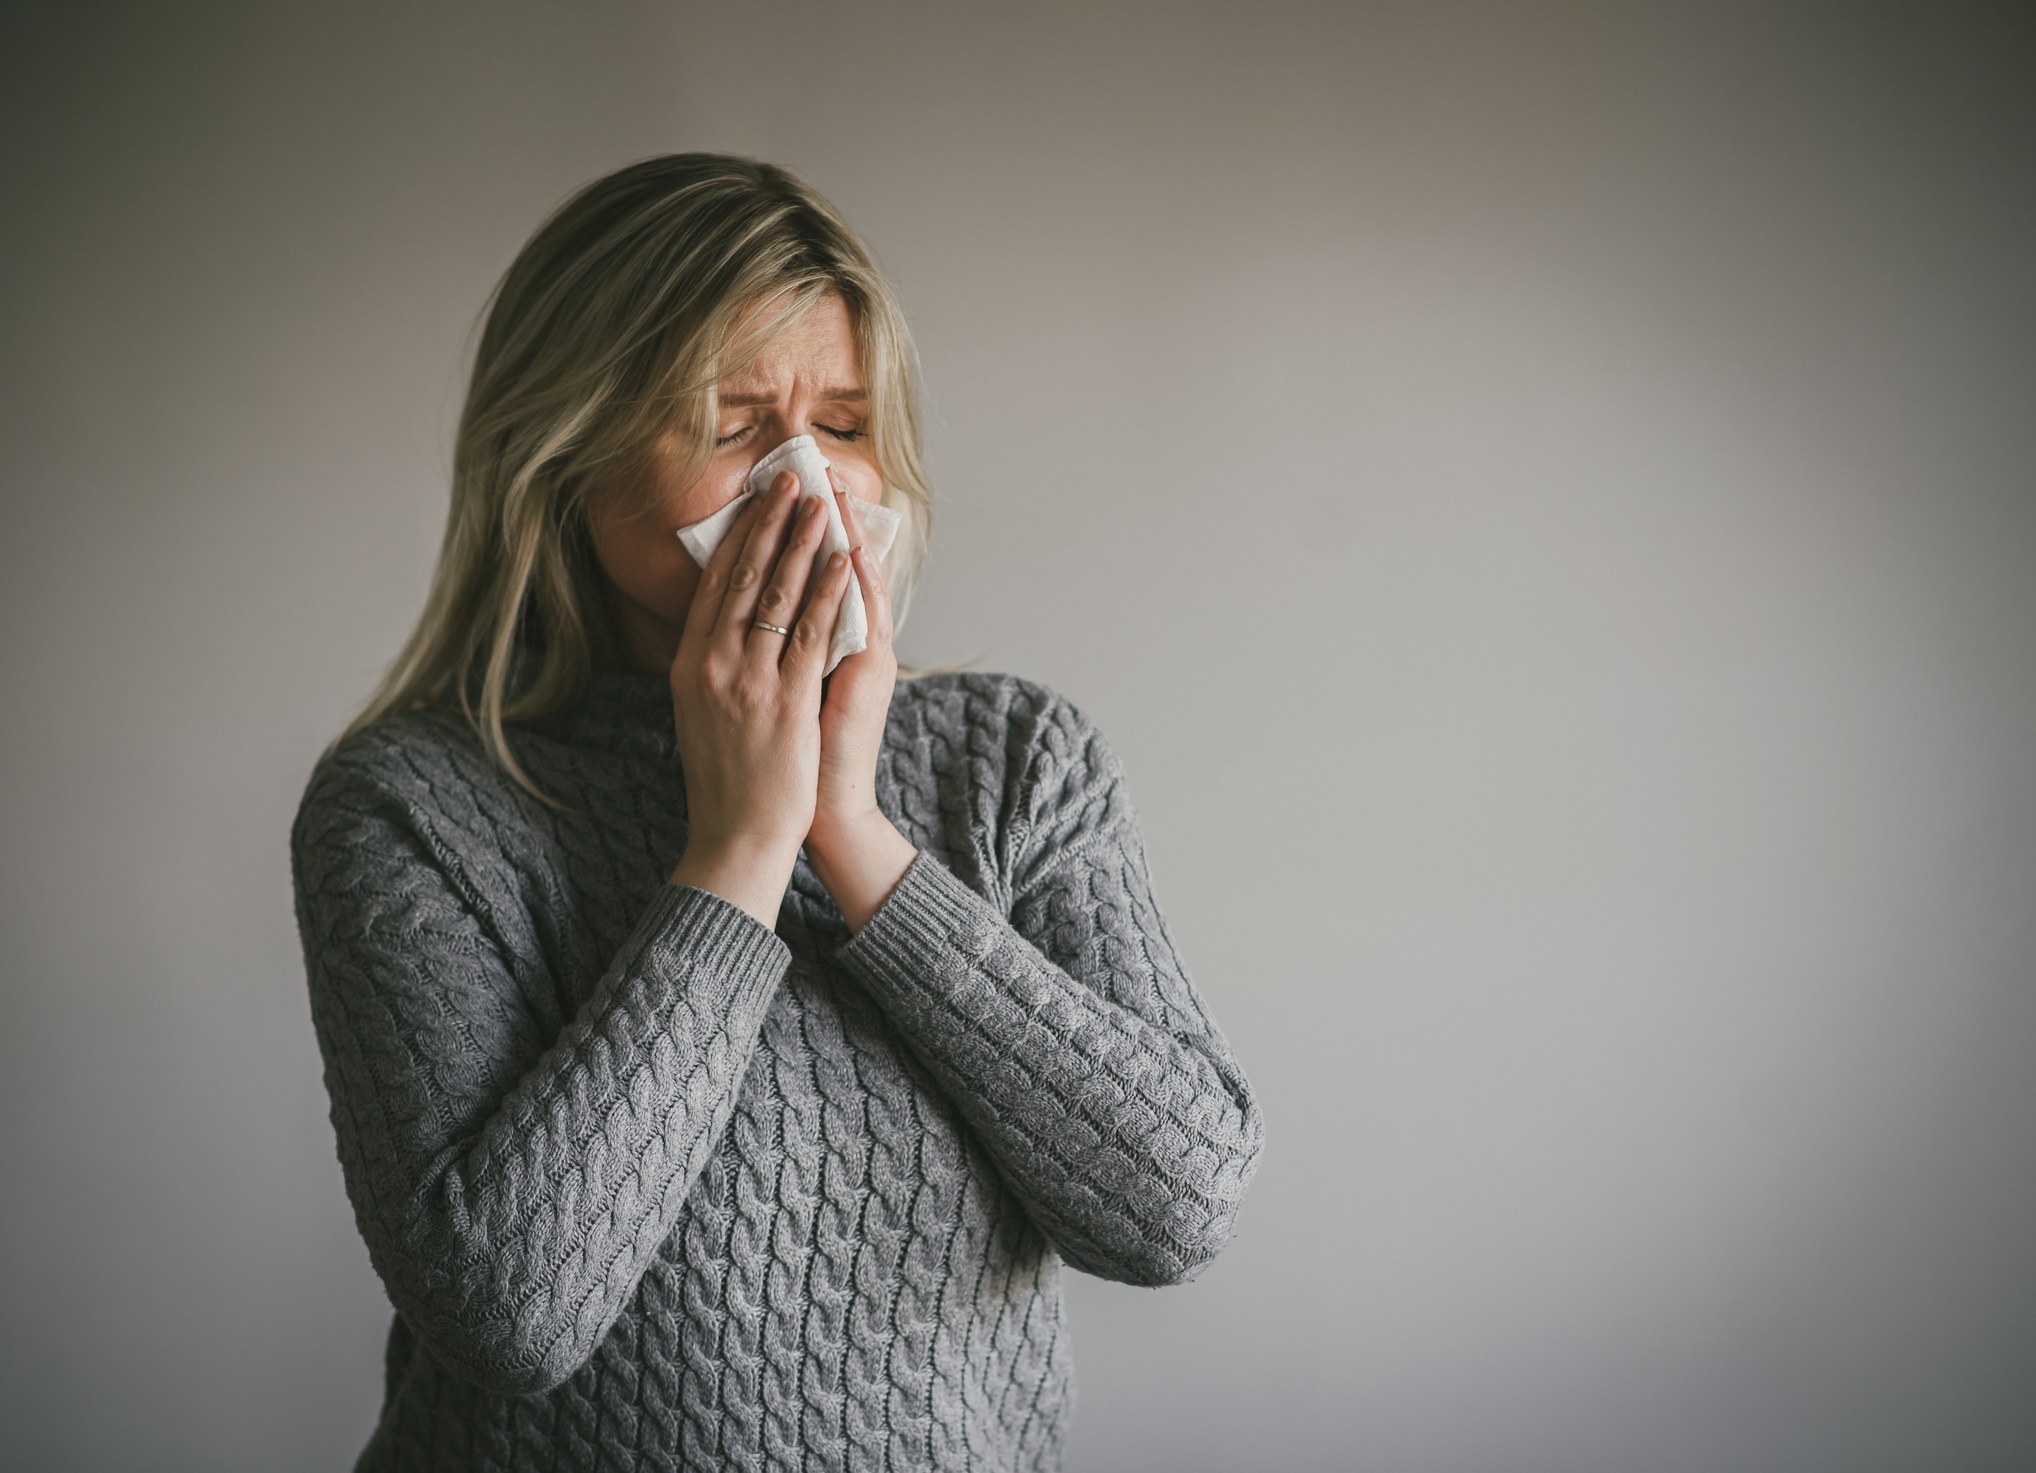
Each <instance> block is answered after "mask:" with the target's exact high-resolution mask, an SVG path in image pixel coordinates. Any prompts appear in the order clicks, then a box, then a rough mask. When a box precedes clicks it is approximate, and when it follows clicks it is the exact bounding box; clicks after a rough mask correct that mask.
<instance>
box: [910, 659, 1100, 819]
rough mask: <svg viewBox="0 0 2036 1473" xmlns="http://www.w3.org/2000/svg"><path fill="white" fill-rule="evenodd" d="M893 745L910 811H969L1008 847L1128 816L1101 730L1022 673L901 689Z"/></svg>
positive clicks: (928, 680)
mask: <svg viewBox="0 0 2036 1473" xmlns="http://www.w3.org/2000/svg"><path fill="white" fill-rule="evenodd" d="M885 748H886V758H887V759H888V762H889V764H890V767H891V773H892V776H893V779H894V781H895V782H896V784H897V792H898V796H899V798H900V800H901V803H902V805H903V806H905V807H907V808H918V809H923V810H924V811H925V816H926V817H927V818H929V819H930V818H931V817H932V815H933V813H934V811H936V810H937V811H938V812H940V813H942V814H946V815H948V816H950V817H953V816H957V815H958V814H959V813H960V812H963V811H966V812H967V813H968V814H969V815H970V818H971V820H972V822H973V826H974V827H977V828H978V829H989V830H993V831H998V832H1000V833H1001V835H1002V838H1003V839H1004V841H1005V842H1007V843H1010V842H1022V841H1023V840H1024V839H1025V837H1026V836H1028V835H1034V834H1037V833H1041V832H1045V831H1048V830H1052V829H1055V828H1057V827H1059V826H1060V825H1061V824H1064V823H1066V822H1068V821H1071V820H1072V821H1075V822H1077V823H1078V824H1096V823H1101V822H1107V821H1109V819H1112V818H1115V817H1118V816H1120V813H1121V816H1128V814H1129V804H1128V800H1127V799H1126V798H1125V796H1124V781H1123V769H1122V767H1121V766H1120V765H1119V763H1118V761H1117V757H1116V754H1115V753H1114V752H1113V751H1112V750H1111V748H1110V745H1109V743H1108V741H1107V740H1105V738H1104V736H1103V733H1102V732H1101V730H1100V729H1098V728H1097V726H1096V724H1095V723H1094V722H1093V721H1091V720H1090V719H1089V717H1088V716H1087V715H1086V714H1085V713H1084V712H1083V711H1082V710H1081V709H1080V708H1079V707H1077V706H1076V705H1075V704H1074V703H1073V702H1072V701H1070V700H1068V699H1067V698H1066V697H1065V696H1062V695H1060V694H1059V693H1057V692H1055V691H1053V690H1050V689H1048V688H1047V687H1046V686H1043V685H1040V684H1038V683H1037V682H1035V681H1030V680H1021V679H1019V678H1018V677H1017V676H1015V675H995V674H987V673H981V672H976V671H969V672H965V673H962V674H955V675H929V676H923V677H921V678H919V679H917V680H912V681H906V682H901V683H900V684H899V686H898V690H897V694H896V695H895V696H894V697H893V698H892V703H891V719H890V724H889V727H888V729H887V731H886V733H885ZM1078 816H1079V817H1078Z"/></svg>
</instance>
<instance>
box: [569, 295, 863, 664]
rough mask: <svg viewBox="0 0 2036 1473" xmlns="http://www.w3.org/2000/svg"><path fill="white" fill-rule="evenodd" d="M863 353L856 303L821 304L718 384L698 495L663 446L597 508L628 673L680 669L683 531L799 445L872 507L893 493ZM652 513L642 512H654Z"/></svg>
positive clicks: (681, 456)
mask: <svg viewBox="0 0 2036 1473" xmlns="http://www.w3.org/2000/svg"><path fill="white" fill-rule="evenodd" d="M867 387H868V386H867V385H866V384H864V382H863V375H862V365H861V363H860V361H859V360H858V357H857V354H856V350H855V330H854V327H853V324H852V323H851V321H850V319H849V315H848V304H847V303H846V302H844V301H843V300H842V299H841V298H840V297H839V296H836V295H833V294H832V293H830V294H829V295H827V296H825V297H822V298H821V299H820V300H819V301H817V302H815V303H814V304H813V305H812V306H811V307H810V308H808V309H807V310H806V313H805V315H804V316H802V317H800V318H798V319H797V320H796V321H794V322H793V323H792V324H791V325H790V326H788V327H786V328H785V330H784V331H782V332H780V333H779V334H778V335H777V337H776V338H774V339H773V340H772V341H771V343H770V345H769V346H768V347H767V348H765V349H764V351H763V352H762V353H760V354H758V355H757V357H756V358H755V360H754V361H752V362H751V363H750V364H749V365H748V366H747V367H745V368H744V369H742V371H741V372H740V373H737V374H735V375H733V376H732V377H730V378H727V379H724V380H722V382H721V384H720V392H719V400H720V408H719V420H718V422H717V423H716V425H715V431H714V434H715V444H714V455H713V458H712V459H711V460H709V461H708V462H707V469H706V472H705V473H704V474H702V475H701V476H700V477H699V479H698V480H695V481H694V482H692V483H691V484H690V485H686V484H682V483H681V479H680V478H681V476H682V474H683V465H684V460H685V442H684V440H683V439H682V438H681V436H680V435H678V434H677V433H674V434H672V435H668V436H667V437H666V438H665V439H664V440H662V441H660V442H659V443H658V445H657V446H656V447H655V449H654V450H653V452H652V454H651V459H650V464H649V466H648V467H647V468H646V471H645V475H646V476H647V477H648V478H649V482H650V484H649V485H647V486H646V485H644V484H642V483H638V484H635V485H629V486H616V487H609V488H603V489H601V490H597V491H596V492H595V493H594V494H593V495H592V496H590V497H589V498H588V506H587V521H588V525H589V528H590V530H591V531H592V533H593V541H594V555H595V557H596V558H597V559H598V560H599V561H600V564H601V571H602V572H604V573H605V574H607V576H608V582H609V584H610V586H611V587H612V589H613V592H614V595H615V610H616V623H617V633H618V634H619V635H620V636H621V639H622V655H623V658H624V661H625V662H626V664H627V666H628V668H629V669H631V670H634V671H636V672H637V673H638V674H642V675H662V674H664V673H665V672H666V671H668V670H670V669H671V664H672V659H673V657H674V656H675V655H677V653H678V649H679V636H680V634H682V633H683V632H684V630H685V624H686V610H687V608H688V607H689V606H690V605H691V604H692V602H693V590H694V588H695V587H697V586H698V584H699V581H700V569H699V567H698V565H697V564H695V563H694V561H693V559H692V557H691V556H690V555H689V554H688V553H687V552H686V550H685V548H684V547H683V546H682V545H681V544H680V542H679V538H678V530H679V528H681V527H685V526H690V525H691V524H693V523H694V522H698V521H703V520H705V519H706V518H708V517H711V516H712V515H714V513H715V512H717V511H719V510H721V508H722V507H724V506H726V505H728V503H729V502H731V501H733V500H734V499H735V498H736V497H738V496H740V495H741V494H742V488H743V482H744V481H745V480H746V479H748V476H749V472H750V469H751V468H752V467H753V466H755V464H756V463H757V462H758V461H759V460H762V459H763V458H764V457H765V456H766V455H768V454H770V452H771V451H773V450H775V449H777V447H778V446H780V445H782V444H784V442H785V441H787V440H789V439H792V438H793V437H794V436H797V435H811V436H812V437H813V438H814V440H816V441H817V442H818V443H819V446H820V453H821V454H822V455H823V456H825V457H826V458H827V460H828V461H829V463H830V464H832V465H833V467H834V472H835V475H836V476H837V477H838V478H839V481H840V485H841V488H842V489H843V490H845V491H847V492H848V493H849V494H850V495H852V496H858V497H860V498H862V499H863V500H864V501H876V500H878V499H880V498H881V497H882V495H883V476H882V474H881V473H880V472H879V471H878V469H877V464H876V459H875V457H874V456H873V455H872V454H871V451H870V442H869V435H868V424H869V394H868V392H867ZM646 502H648V503H649V510H647V511H645V510H640V508H642V507H643V506H644V505H645V503H646Z"/></svg>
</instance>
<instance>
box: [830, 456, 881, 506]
mask: <svg viewBox="0 0 2036 1473" xmlns="http://www.w3.org/2000/svg"><path fill="white" fill-rule="evenodd" d="M827 463H828V464H829V465H831V466H833V467H834V474H835V475H836V476H838V477H840V479H841V489H842V490H844V491H846V492H847V493H848V494H849V495H851V496H854V497H857V498H858V499H860V500H863V501H882V500H883V499H884V478H883V475H882V473H881V472H879V471H878V470H877V467H876V465H875V463H874V462H873V461H871V460H870V458H869V456H868V455H867V454H866V453H865V452H863V451H860V450H849V451H844V450H841V449H840V448H838V447H837V448H835V449H833V450H832V451H830V452H829V454H828V456H827Z"/></svg>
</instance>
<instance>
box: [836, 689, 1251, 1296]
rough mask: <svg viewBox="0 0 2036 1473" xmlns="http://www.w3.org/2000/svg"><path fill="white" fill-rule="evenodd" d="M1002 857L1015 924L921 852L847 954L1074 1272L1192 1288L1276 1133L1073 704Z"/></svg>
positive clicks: (1024, 790)
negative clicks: (1199, 986) (1198, 981)
mask: <svg viewBox="0 0 2036 1473" xmlns="http://www.w3.org/2000/svg"><path fill="white" fill-rule="evenodd" d="M1054 714H1055V716H1056V718H1057V719H1056V720H1055V721H1054V722H1052V723H1050V724H1049V731H1050V734H1051V736H1052V738H1053V739H1052V740H1050V741H1047V742H1044V743H1042V744H1041V746H1040V748H1039V750H1038V751H1036V752H1035V753H1034V758H1033V761H1032V762H1031V763H1030V764H1029V766H1028V768H1027V770H1026V771H1025V772H1024V773H1023V775H1022V780H1021V782H1020V784H1019V791H1018V793H1017V795H1016V798H1015V801H1014V803H1013V805H1012V807H1013V809H1014V810H1015V818H1014V820H1013V822H1012V823H1010V824H1009V825H1007V830H1008V831H1007V833H1006V834H1005V835H1004V836H1003V841H1002V843H1001V845H1000V846H999V847H1000V848H1001V849H1002V850H1003V852H1004V863H1003V865H1002V866H1001V868H1002V869H1003V870H1004V873H1005V875H1006V876H1007V878H1008V880H1009V883H1010V886H1011V889H1010V895H1011V905H1010V915H1009V917H1008V918H1007V917H1006V916H1005V915H1004V914H1002V913H1000V911H999V910H998V908H997V907H996V906H994V905H993V904H992V903H991V902H990V901H989V900H987V899H985V898H984V897H983V896H982V895H979V894H977V893H976V892H975V891H974V890H972V889H970V888H969V887H968V886H967V885H965V884H963V883H962V882H961V881H960V880H959V879H957V878H956V877H955V875H954V874H953V873H952V872H951V871H950V870H949V869H948V868H947V867H945V866H944V865H942V864H941V863H940V861H939V860H938V859H936V858H934V857H933V856H932V855H930V854H927V853H924V852H922V853H921V854H920V857H919V858H918V860H917V861H915V862H914V864H913V866H912V868H911V869H910V870H908V871H907V872H906V875H905V878H904V879H903V880H901V881H900V882H899V884H898V886H897V888H896V889H895V890H894V891H893V892H892V894H891V895H890V897H889V898H888V899H887V900H886V901H885V903H884V905H883V906H882V907H881V908H880V909H879V910H878V912H877V914H876V915H875V916H873V917H872V918H871V919H870V921H869V923H868V924H867V925H865V926H864V927H863V928H862V930H861V931H860V932H858V933H857V935H856V936H855V938H854V939H853V940H852V941H851V942H850V943H849V944H848V946H847V947H846V948H844V950H843V952H842V959H843V961H844V962H845V963H846V964H847V965H848V967H849V968H850V969H851V970H852V971H853V972H854V973H855V974H856V976H857V977H858V978H859V979H860V980H861V981H862V982H863V983H864V985H865V986H867V987H868V988H869V989H870V990H871V992H872V993H873V994H874V995H875V996H876V998H877V999H878V1001H879V1002H880V1003H881V1004H882V1005H883V1007H884V1008H885V1009H886V1011H887V1012H888V1013H889V1014H890V1015H891V1017H892V1018H893V1020H894V1021H896V1022H897V1024H898V1025H899V1027H900V1028H901V1030H902V1031H903V1032H904V1033H905V1034H906V1036H907V1037H908V1038H909V1039H910V1040H911V1042H912V1046H913V1048H914V1050H915V1052H916V1053H917V1054H918V1055H919V1057H920V1058H921V1060H922V1061H923V1062H924V1063H925V1064H926V1066H927V1067H928V1068H929V1069H931V1070H932V1071H933V1073H934V1074H935V1076H936V1077H938V1078H939V1079H940V1081H941V1083H942V1085H943V1086H944V1087H945V1088H946V1089H947V1091H948V1092H949V1094H950V1095H951V1096H952V1098H953V1099H954V1100H955V1101H956V1103H957V1105H958V1107H959V1108H960V1109H961V1111H962V1113H963V1115H964V1116H965V1117H966V1118H967V1119H968V1121H969V1122H970V1124H971V1125H972V1126H973V1127H974V1129H975V1130H976V1132H977V1133H978V1135H979V1136H980V1137H981V1139H982V1140H983V1141H984V1142H985V1143H986V1144H987V1145H988V1147H989V1149H990V1151H991V1153H992V1155H993V1156H994V1157H995V1158H996V1160H997V1162H998V1165H999V1167H1000V1168H1001V1170H1002V1172H1003V1174H1004V1177H1005V1180H1006V1181H1007V1183H1008V1184H1009V1185H1010V1186H1011V1188H1012V1189H1013V1190H1014V1191H1016V1192H1017V1193H1018V1195H1019V1196H1020V1197H1021V1198H1022V1199H1023V1200H1024V1201H1025V1203H1026V1205H1027V1207H1028V1209H1029V1210H1030V1211H1031V1213H1032V1214H1033V1217H1034V1219H1035V1220H1036V1221H1037V1222H1038V1223H1039V1224H1040V1226H1041V1227H1042V1228H1043V1229H1044V1230H1045V1231H1046V1233H1047V1234H1048V1236H1049V1237H1051V1238H1052V1239H1053V1241H1054V1244H1055V1246H1056V1247H1058V1248H1059V1249H1060V1251H1061V1253H1062V1255H1063V1256H1064V1257H1065V1258H1066V1259H1067V1260H1068V1261H1069V1262H1070V1263H1072V1264H1073V1265H1074V1266H1075V1267H1077V1268H1080V1269H1082V1270H1084V1271H1085V1272H1088V1273H1092V1274H1095V1275H1097V1276H1099V1277H1102V1278H1106V1279H1114V1280H1117V1281H1120V1282H1123V1283H1131V1284H1144V1285H1158V1284H1169V1283H1177V1282H1180V1281H1182V1280H1185V1279H1188V1278H1191V1277H1193V1275H1194V1274H1195V1273H1196V1272H1198V1271H1199V1270H1200V1269H1201V1268H1202V1267H1203V1266H1204V1265H1205V1264H1207V1263H1208V1262H1209V1261H1210V1260H1211V1259H1212V1258H1214V1257H1215V1256H1216V1254H1217V1252H1218V1251H1219V1250H1220V1249H1221V1248H1222V1247H1223V1245H1224V1243H1225V1242H1226V1241H1227V1240H1228V1238H1229V1236H1230V1231H1231V1228H1232V1226H1233V1224H1234V1221H1235V1218H1236V1215H1237V1209H1238V1206H1239V1203H1240V1202H1241V1200H1242V1198H1243V1195H1244V1190H1245V1187H1246V1186H1247V1185H1248V1184H1249V1182H1250V1180H1251V1176H1252V1173H1253V1171H1254V1170H1255V1168H1256V1166H1257V1162H1258V1156H1259V1151H1260V1148H1261V1145H1262V1143H1263V1138H1264V1126H1263V1122H1262V1119H1261V1117H1260V1114H1259V1109H1258V1105H1257V1102H1256V1100H1255V1099H1254V1098H1253V1095H1252V1092H1251V1087H1250V1085H1249V1084H1248V1083H1247V1082H1246V1080H1245V1077H1244V1074H1243V1071H1242V1070H1241V1069H1239V1067H1238V1065H1237V1063H1236V1060H1235V1059H1233V1058H1232V1057H1231V1053H1230V1049H1229V1046H1228V1044H1226V1043H1225V1041H1224V1039H1223V1036H1222V1034H1221V1033H1220V1032H1219V1031H1218V1030H1217V1028H1216V1026H1215V1024H1214V1023H1213V1022H1212V1021H1211V1019H1210V1017H1209V1015H1208V1012H1207V1010H1206V1008H1205V1007H1204V1006H1203V1004H1202V1000H1201V998H1200V996H1199V995H1198V994H1197V992H1196V991H1195V988H1194V985H1193V983H1192V982H1191V981H1190V980H1189V978H1188V974H1187V972H1186V970H1185V968H1183V966H1182V965H1181V961H1180V958H1179V956H1178V955H1177V954H1176V952H1175V950H1174V947H1173V942H1172V940H1171V938H1170V937H1169V936H1168V933H1167V928H1166V922H1165V920H1164V919H1163V918H1162V916H1161V914H1160V910H1159V906H1158V903H1157V902H1156V900H1155V898H1154V895H1153V888H1152V882H1151V878H1150V876H1149V874H1148V872H1147V868H1146V862H1145V853H1144V847H1143V845H1142V843H1141V841H1140V838H1139V834H1138V829H1137V824H1136V820H1135V818H1134V816H1133V814H1132V811H1131V806H1130V802H1129V799H1128V797H1127V795H1126V793H1125V785H1124V777H1123V771H1122V769H1121V768H1120V767H1119V765H1118V763H1117V760H1116V758H1115V756H1114V755H1113V754H1112V753H1111V752H1110V750H1109V748H1108V746H1107V745H1106V744H1105V743H1104V741H1103V739H1102V736H1101V734H1100V733H1098V732H1096V731H1095V729H1094V728H1093V727H1091V726H1089V725H1088V723H1087V722H1086V721H1085V720H1084V719H1083V718H1081V717H1080V715H1079V714H1078V713H1076V712H1075V711H1074V710H1073V708H1072V707H1069V706H1066V705H1065V704H1064V703H1063V704H1061V705H1060V706H1059V707H1058V709H1057V711H1056V713H1054Z"/></svg>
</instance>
